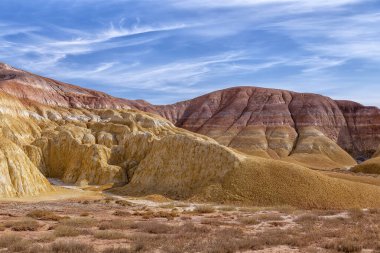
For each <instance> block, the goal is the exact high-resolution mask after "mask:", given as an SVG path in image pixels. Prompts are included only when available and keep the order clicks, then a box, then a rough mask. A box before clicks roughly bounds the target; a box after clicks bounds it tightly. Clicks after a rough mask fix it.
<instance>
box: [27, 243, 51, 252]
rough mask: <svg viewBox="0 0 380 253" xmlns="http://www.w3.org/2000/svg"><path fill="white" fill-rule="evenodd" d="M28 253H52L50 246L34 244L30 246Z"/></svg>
mask: <svg viewBox="0 0 380 253" xmlns="http://www.w3.org/2000/svg"><path fill="white" fill-rule="evenodd" d="M26 253H51V250H50V247H49V245H41V244H33V245H30V247H29V248H28V250H27V251H26Z"/></svg>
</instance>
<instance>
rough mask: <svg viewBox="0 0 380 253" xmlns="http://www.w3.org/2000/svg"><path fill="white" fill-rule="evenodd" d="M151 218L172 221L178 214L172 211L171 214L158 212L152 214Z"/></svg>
mask: <svg viewBox="0 0 380 253" xmlns="http://www.w3.org/2000/svg"><path fill="white" fill-rule="evenodd" d="M153 216H154V217H156V218H166V219H168V220H173V219H174V218H176V217H178V216H179V214H178V213H177V212H175V211H172V212H164V211H159V212H157V213H154V214H153Z"/></svg>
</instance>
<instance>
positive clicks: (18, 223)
mask: <svg viewBox="0 0 380 253" xmlns="http://www.w3.org/2000/svg"><path fill="white" fill-rule="evenodd" d="M5 226H6V227H7V228H10V229H11V230H13V231H37V230H38V228H39V227H40V224H39V223H38V222H37V221H35V220H33V219H30V218H23V219H21V220H13V221H7V222H6V223H5Z"/></svg>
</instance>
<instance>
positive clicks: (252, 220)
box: [239, 217, 260, 225]
mask: <svg viewBox="0 0 380 253" xmlns="http://www.w3.org/2000/svg"><path fill="white" fill-rule="evenodd" d="M239 221H240V223H242V224H244V225H257V224H260V221H259V220H257V218H256V217H240V218H239Z"/></svg>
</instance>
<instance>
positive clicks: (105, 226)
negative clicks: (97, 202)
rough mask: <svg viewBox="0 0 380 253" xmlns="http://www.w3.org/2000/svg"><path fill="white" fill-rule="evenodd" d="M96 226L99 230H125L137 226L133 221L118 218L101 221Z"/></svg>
mask: <svg viewBox="0 0 380 253" xmlns="http://www.w3.org/2000/svg"><path fill="white" fill-rule="evenodd" d="M98 228H99V229H100V230H109V229H120V230H125V229H134V228H137V227H136V223H135V222H132V221H126V220H121V219H118V220H108V221H102V222H101V223H100V224H99V225H98Z"/></svg>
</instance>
